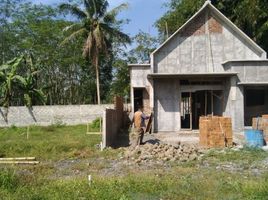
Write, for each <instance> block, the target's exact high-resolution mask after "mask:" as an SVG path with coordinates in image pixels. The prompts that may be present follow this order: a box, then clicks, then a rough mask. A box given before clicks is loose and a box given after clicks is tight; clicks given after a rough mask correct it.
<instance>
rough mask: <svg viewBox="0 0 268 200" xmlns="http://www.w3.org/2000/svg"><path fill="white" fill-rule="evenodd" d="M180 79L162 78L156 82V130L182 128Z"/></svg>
mask: <svg viewBox="0 0 268 200" xmlns="http://www.w3.org/2000/svg"><path fill="white" fill-rule="evenodd" d="M179 89H180V81H179V80H176V79H170V80H168V79H161V80H158V81H155V83H154V97H155V100H154V108H155V109H154V111H155V114H154V116H155V117H154V131H155V132H158V131H159V132H160V131H179V130H180V123H181V121H180V90H179Z"/></svg>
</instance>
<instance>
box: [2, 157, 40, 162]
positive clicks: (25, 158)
mask: <svg viewBox="0 0 268 200" xmlns="http://www.w3.org/2000/svg"><path fill="white" fill-rule="evenodd" d="M34 160H36V158H35V157H19V158H0V161H34Z"/></svg>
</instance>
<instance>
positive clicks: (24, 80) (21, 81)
mask: <svg viewBox="0 0 268 200" xmlns="http://www.w3.org/2000/svg"><path fill="white" fill-rule="evenodd" d="M24 62H25V65H26V68H27V73H26V76H20V75H15V76H14V79H15V82H16V83H17V85H18V87H19V88H20V89H21V91H23V94H24V95H23V96H24V105H26V106H27V107H28V108H31V107H32V105H33V100H34V99H35V100H37V101H38V102H40V103H42V104H45V103H46V100H47V98H46V95H45V94H44V93H43V91H42V89H38V88H37V84H36V82H37V75H38V74H39V73H40V71H39V70H37V68H36V66H35V65H34V64H33V56H32V54H28V55H26V56H24Z"/></svg>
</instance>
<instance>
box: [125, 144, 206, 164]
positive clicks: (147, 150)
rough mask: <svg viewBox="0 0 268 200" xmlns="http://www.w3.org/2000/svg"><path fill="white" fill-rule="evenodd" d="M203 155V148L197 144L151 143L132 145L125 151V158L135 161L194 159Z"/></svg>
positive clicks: (184, 160) (183, 160) (182, 160)
mask: <svg viewBox="0 0 268 200" xmlns="http://www.w3.org/2000/svg"><path fill="white" fill-rule="evenodd" d="M200 155H201V150H199V148H198V147H197V146H195V145H188V144H187V145H186V144H179V145H177V146H172V145H167V144H150V143H146V144H145V145H141V146H137V147H130V148H127V150H126V151H125V158H126V159H128V160H132V161H134V162H135V163H142V162H147V161H149V160H154V161H173V162H174V161H180V162H186V161H193V160H196V159H197V158H198V157H199V156H200Z"/></svg>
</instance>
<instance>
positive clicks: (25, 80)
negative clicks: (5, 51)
mask: <svg viewBox="0 0 268 200" xmlns="http://www.w3.org/2000/svg"><path fill="white" fill-rule="evenodd" d="M23 67H24V68H25V69H26V72H24V73H23V75H24V76H26V77H24V76H21V75H19V71H20V70H21V68H23ZM37 73H38V71H35V69H34V67H33V64H32V59H30V61H28V57H27V56H26V55H22V56H20V57H17V58H14V59H13V60H11V61H8V62H7V63H5V64H3V65H2V66H0V91H1V92H0V105H1V106H4V107H7V108H8V107H9V106H10V104H11V101H12V98H15V97H17V98H20V94H17V93H16V88H19V89H20V92H21V93H23V95H24V103H25V105H26V106H28V107H31V106H32V103H33V101H34V100H38V102H40V103H43V104H44V103H45V102H46V96H45V94H44V93H43V91H42V90H41V89H37V88H36V81H37V79H36V75H37ZM14 96H15V97H14Z"/></svg>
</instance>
